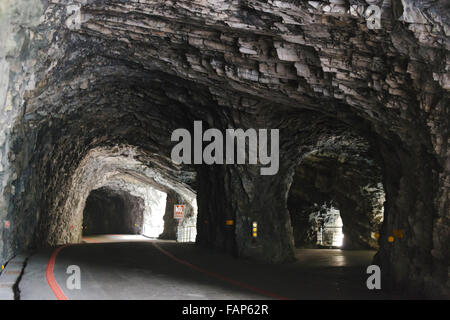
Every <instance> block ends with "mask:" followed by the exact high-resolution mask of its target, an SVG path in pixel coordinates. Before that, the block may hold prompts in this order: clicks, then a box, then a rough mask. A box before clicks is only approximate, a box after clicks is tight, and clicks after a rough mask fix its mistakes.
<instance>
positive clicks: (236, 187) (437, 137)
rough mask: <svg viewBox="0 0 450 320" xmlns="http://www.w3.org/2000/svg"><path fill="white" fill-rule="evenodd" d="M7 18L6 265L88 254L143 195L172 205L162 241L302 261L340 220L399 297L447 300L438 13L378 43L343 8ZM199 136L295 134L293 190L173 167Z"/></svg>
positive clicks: (282, 174)
mask: <svg viewBox="0 0 450 320" xmlns="http://www.w3.org/2000/svg"><path fill="white" fill-rule="evenodd" d="M6 1H7V3H8V4H11V8H16V6H17V8H18V10H12V11H17V14H11V22H10V24H11V25H10V26H8V32H6V35H7V39H6V41H3V40H4V39H3V37H5V33H4V32H0V37H2V39H1V40H2V43H8V47H7V48H5V50H3V49H4V48H3V47H2V48H1V50H0V70H1V71H2V72H1V73H0V80H1V81H0V103H3V102H4V106H5V107H4V108H1V109H0V176H1V191H2V192H1V195H0V216H1V219H2V220H4V222H5V224H4V226H6V225H7V226H8V228H6V227H4V228H3V229H1V230H0V231H1V236H2V239H3V241H2V242H0V252H1V255H0V257H1V258H2V259H3V260H5V259H9V258H10V257H12V256H14V255H15V254H17V253H18V252H20V251H21V250H28V249H36V248H40V247H44V246H56V245H60V244H67V243H78V242H80V241H81V238H82V235H83V224H82V223H83V211H85V210H86V209H85V207H87V208H90V207H92V205H93V204H92V203H91V202H92V200H93V199H94V198H95V195H93V196H92V198H90V195H92V194H95V193H97V192H101V189H102V188H103V190H105V188H106V189H108V190H109V189H111V185H108V183H109V181H112V180H114V179H116V180H126V181H129V180H133V183H138V184H143V185H147V186H152V187H155V188H156V189H158V190H159V191H161V192H164V193H165V194H166V205H165V208H164V214H163V218H162V221H164V223H163V224H162V222H161V219H160V217H161V215H162V211H163V209H162V207H163V205H162V204H161V203H160V206H159V207H158V208H160V209H158V212H160V213H159V214H158V216H159V218H158V221H159V222H158V223H156V222H155V223H153V222H148V221H147V222H146V220H145V215H144V218H143V222H142V228H143V229H144V230H141V231H140V232H143V233H145V234H147V235H149V236H151V237H159V238H160V239H172V240H175V239H179V240H180V241H184V239H188V240H189V241H193V238H195V239H196V243H197V244H198V245H201V246H204V247H209V248H213V249H215V250H219V251H224V252H227V253H231V254H233V255H235V256H238V257H242V258H250V259H254V260H258V261H264V262H271V263H280V262H285V261H292V259H293V251H294V246H295V245H300V246H301V245H305V244H304V243H303V240H301V239H303V238H304V237H305V236H304V235H303V234H304V233H305V231H302V230H304V229H308V223H309V216H308V212H310V213H312V212H317V210H319V211H320V210H321V208H322V206H325V207H326V208H327V209H326V210H331V208H334V209H335V210H339V215H340V217H341V219H342V224H343V226H342V232H343V234H344V239H343V245H342V248H344V249H360V248H370V249H377V250H378V253H377V255H376V258H375V260H374V263H377V264H379V265H380V266H381V267H382V271H383V279H386V282H387V283H389V284H390V285H391V287H398V288H408V290H411V291H414V292H418V293H427V294H434V293H436V294H437V295H442V294H443V292H444V291H445V288H444V287H443V285H442V284H443V283H446V281H447V278H448V267H447V265H448V264H447V263H446V262H447V261H448V258H449V252H450V250H449V248H448V243H449V242H448V240H447V239H448V234H449V233H448V212H449V210H448V199H449V197H448V188H447V186H448V180H449V179H448V172H449V166H448V151H447V149H448V130H447V128H448V119H449V117H448V108H447V103H445V101H447V100H448V77H447V75H446V73H445V67H444V66H445V54H443V52H444V51H445V50H444V49H443V45H444V42H445V37H443V36H442V30H446V29H445V27H444V26H445V23H444V22H443V19H441V17H439V14H437V12H439V10H437V11H433V13H432V14H431V15H430V19H428V20H429V21H427V19H423V21H420V22H419V23H417V24H416V22H417V21H414V20H415V19H418V17H419V18H420V16H421V14H420V10H422V9H423V10H425V11H426V10H428V8H420V9H419V8H416V9H417V10H416V11H415V13H416V14H415V15H414V16H413V17H406V20H407V21H406V22H405V23H404V25H400V24H398V23H397V22H396V23H394V24H392V25H391V24H387V25H386V29H385V30H383V31H380V32H374V31H373V30H368V29H367V28H366V26H365V24H364V21H358V19H359V18H356V17H354V16H351V15H347V14H346V13H344V11H345V10H343V11H341V10H340V9H339V10H337V12H339V17H338V18H336V17H335V16H333V10H331V11H332V12H330V10H328V9H327V10H325V9H324V10H322V9H323V8H326V7H328V8H329V6H322V5H319V4H317V6H316V5H315V6H309V4H306V2H305V3H304V4H302V3H301V2H298V1H294V2H292V1H290V2H289V4H287V3H286V6H289V7H290V6H292V9H294V10H291V8H290V9H287V10H286V8H284V7H277V4H276V3H275V2H274V3H272V2H264V1H260V2H258V1H251V2H252V10H251V12H246V14H241V12H242V11H244V12H245V10H246V8H244V7H237V6H236V4H235V3H230V4H229V7H228V6H227V7H226V8H225V7H219V8H216V7H215V4H214V3H213V2H210V3H208V4H206V2H204V1H203V2H202V1H192V2H190V3H189V4H186V6H192V8H190V9H192V10H185V9H182V10H180V8H179V7H177V2H173V3H172V2H170V3H169V2H167V3H164V4H163V3H162V2H161V3H157V2H155V3H153V1H150V3H152V4H149V2H148V1H145V2H142V1H131V2H129V4H128V3H127V5H124V4H123V1H115V0H110V1H87V2H86V1H78V0H75V1H73V3H74V4H73V5H70V6H66V5H65V4H62V3H60V2H51V1H50V2H46V4H45V5H42V3H41V1H40V0H32V2H33V3H34V4H35V6H31V5H28V4H26V1H22V0H17V1H10V0H6ZM338 2H340V1H335V3H338ZM360 2H361V1H360ZM397 2H398V1H396V2H395V3H397ZM236 3H238V2H236ZM239 3H240V2H239ZM205 6H206V7H205ZM333 6H334V5H333ZM336 6H338V5H336ZM6 7H8V5H6V6H5V8H6ZM395 7H396V8H395V10H394V11H396V10H401V8H400V7H398V3H397V5H396V6H395ZM28 8H29V9H28ZM333 8H334V7H333ZM22 9H23V10H22ZM24 9H27V10H24ZM438 9H439V8H438ZM9 10H10V9H9V8H8V10H7V11H9ZM383 10H391V8H389V6H386V7H383ZM21 12H26V14H22V13H21ZM192 12H195V13H197V14H198V16H197V17H196V20H195V23H189V22H188V21H190V19H191V18H192V16H191V13H192ZM2 13H3V12H2ZM172 14H173V15H172ZM292 14H293V15H298V16H290V15H292ZM341 14H342V15H341ZM436 14H437V15H436ZM397 16H398V14H397V12H396V17H397ZM8 19H9V18H8ZM408 19H409V21H408ZM432 20H433V22H430V21H432ZM298 21H304V22H305V23H302V24H300V25H299V24H298ZM2 23H3V22H2ZM8 23H9V22H8ZM428 23H432V24H433V25H430V27H429V28H428V27H427V28H424V27H423V26H424V24H428ZM392 26H394V28H392ZM9 27H11V28H9ZM408 28H410V29H408ZM9 29H11V30H9ZM2 30H6V29H3V28H2ZM426 30H428V31H426ZM429 30H432V31H429ZM9 31H11V34H9ZM428 33H430V34H431V35H432V36H430V34H428ZM331 35H333V36H331ZM430 39H431V40H430ZM435 40H436V42H433V43H428V41H435ZM439 41H440V42H439ZM6 49H7V50H6ZM443 50H444V51H443ZM350 52H351V54H350V55H349V53H350ZM199 120H202V121H203V122H204V123H205V127H206V126H208V127H211V128H218V129H219V130H226V129H227V128H243V129H249V128H279V129H280V132H281V135H280V139H281V140H280V170H279V172H278V173H277V175H275V176H267V177H261V176H260V175H259V169H260V168H258V167H253V166H238V165H230V166H214V165H213V166H205V165H200V166H196V167H194V166H191V165H178V164H175V163H173V162H172V161H171V157H170V151H171V148H172V146H173V144H172V143H171V141H170V134H171V133H172V132H173V131H174V130H176V129H178V128H188V129H191V128H192V123H193V122H194V121H199ZM335 122H339V125H340V126H342V125H343V126H345V128H344V131H345V130H347V131H349V128H355V130H359V131H358V132H360V133H361V135H362V134H363V133H364V137H366V138H367V139H370V142H371V145H372V146H373V148H374V149H375V150H376V151H375V152H372V151H370V153H371V154H369V155H367V156H366V154H367V152H369V151H367V150H368V149H367V148H366V142H364V141H361V139H359V138H358V137H357V138H355V137H349V136H346V135H343V134H341V135H339V133H342V128H340V127H339V126H334V123H335ZM358 139H359V140H358ZM374 153H377V154H376V155H374ZM375 158H376V159H377V161H374V159H375ZM112 189H114V188H112ZM116 189H117V188H116ZM119 189H120V190H122V191H126V192H128V191H129V190H126V189H124V188H122V187H119ZM95 190H97V191H95ZM99 190H100V191H99ZM94 191H95V192H94ZM108 192H111V191H108ZM103 195H104V197H102V198H103V200H105V198H106V199H111V196H110V195H106V194H105V193H103ZM132 196H136V195H133V194H132ZM113 198H117V196H114V197H113ZM140 198H141V199H144V204H145V198H142V197H140ZM122 199H123V197H122ZM129 199H134V198H129ZM103 200H102V201H103ZM130 201H131V200H130ZM136 201H137V200H132V201H131V202H136ZM195 201H198V219H197V212H196V211H197V210H196V208H197V204H196V203H195ZM119 202H120V201H119ZM119 202H118V203H119ZM122 202H123V201H122ZM137 202H139V201H137ZM137 202H136V203H137ZM163 202H164V201H162V203H163ZM94 203H95V202H94ZM175 204H184V205H185V206H186V214H187V216H186V219H185V220H182V221H177V220H175V219H173V206H174V205H175ZM119 206H120V205H117V207H119ZM125 206H126V205H125ZM144 206H145V205H144ZM94 207H95V205H94ZM314 210H316V211H314ZM119 211H120V210H119ZM327 212H329V211H327ZM306 217H308V219H307V218H306ZM254 223H256V224H257V226H258V232H257V236H256V237H254V236H253V232H252V231H253V226H254ZM194 225H195V229H194ZM380 225H381V227H380ZM146 226H148V227H146ZM182 229H184V230H186V231H182V232H181V233H182V234H181V235H179V231H180V230H182ZM183 234H184V235H183ZM186 234H187V235H186ZM316 236H317V234H316ZM377 237H378V239H377Z"/></svg>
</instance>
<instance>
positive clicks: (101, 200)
mask: <svg viewBox="0 0 450 320" xmlns="http://www.w3.org/2000/svg"><path fill="white" fill-rule="evenodd" d="M144 210H145V206H144V200H143V199H142V198H138V197H135V196H132V195H130V194H129V193H128V192H125V191H120V190H113V189H109V188H100V189H96V190H93V191H91V193H90V194H89V197H88V198H87V200H86V206H85V208H84V211H83V235H94V234H140V233H141V231H142V225H143V223H144Z"/></svg>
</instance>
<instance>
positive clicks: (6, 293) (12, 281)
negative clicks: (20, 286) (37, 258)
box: [0, 254, 28, 300]
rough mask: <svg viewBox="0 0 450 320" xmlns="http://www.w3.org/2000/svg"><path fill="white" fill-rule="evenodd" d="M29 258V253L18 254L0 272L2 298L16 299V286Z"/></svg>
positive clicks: (0, 297) (0, 298)
mask: <svg viewBox="0 0 450 320" xmlns="http://www.w3.org/2000/svg"><path fill="white" fill-rule="evenodd" d="M27 259H28V255H26V254H18V255H17V256H15V257H14V258H12V259H11V260H9V261H8V263H7V264H6V267H5V269H4V270H3V271H2V273H1V274H0V300H14V299H15V286H16V284H17V283H18V281H19V279H20V277H21V276H22V272H23V269H24V268H25V263H26V261H27Z"/></svg>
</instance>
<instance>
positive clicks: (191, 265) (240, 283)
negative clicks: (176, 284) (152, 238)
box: [152, 242, 290, 300]
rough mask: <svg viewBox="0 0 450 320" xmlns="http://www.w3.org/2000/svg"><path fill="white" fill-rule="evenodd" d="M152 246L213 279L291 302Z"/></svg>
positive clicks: (155, 245)
mask: <svg viewBox="0 0 450 320" xmlns="http://www.w3.org/2000/svg"><path fill="white" fill-rule="evenodd" d="M152 245H153V246H154V247H155V248H156V249H158V250H159V251H161V252H162V253H163V254H165V255H166V256H168V257H169V258H171V259H172V260H174V261H176V262H178V263H180V264H183V265H185V266H187V267H189V268H191V269H193V270H195V271H198V272H201V273H204V274H207V275H209V276H211V277H214V278H217V279H220V280H223V281H226V282H229V283H232V284H234V285H236V286H238V287H241V288H245V289H248V290H250V291H253V292H256V293H258V294H262V295H265V296H268V297H271V298H275V299H279V300H290V299H289V298H286V297H283V296H280V295H278V294H276V293H272V292H270V291H266V290H263V289H260V288H257V287H254V286H252V285H249V284H246V283H244V282H240V281H236V280H234V279H231V278H229V277H226V276H223V275H221V274H218V273H215V272H211V271H208V270H205V269H202V268H200V267H198V266H196V265H193V264H191V263H189V262H187V261H185V260H182V259H180V258H177V257H175V256H174V255H173V254H171V253H170V252H168V251H166V250H164V249H163V248H161V247H160V246H158V245H157V244H156V243H155V242H152Z"/></svg>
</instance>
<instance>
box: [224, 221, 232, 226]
mask: <svg viewBox="0 0 450 320" xmlns="http://www.w3.org/2000/svg"><path fill="white" fill-rule="evenodd" d="M225 224H226V225H227V226H232V225H233V224H234V220H227V221H225Z"/></svg>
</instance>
